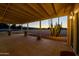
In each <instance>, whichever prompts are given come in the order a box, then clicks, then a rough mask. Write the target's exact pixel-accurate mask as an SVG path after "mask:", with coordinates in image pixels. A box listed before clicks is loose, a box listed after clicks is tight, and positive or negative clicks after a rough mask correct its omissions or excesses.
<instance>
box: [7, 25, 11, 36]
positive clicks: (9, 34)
mask: <svg viewBox="0 0 79 59" xmlns="http://www.w3.org/2000/svg"><path fill="white" fill-rule="evenodd" d="M8 36H11V29H10V24H9V28H8Z"/></svg>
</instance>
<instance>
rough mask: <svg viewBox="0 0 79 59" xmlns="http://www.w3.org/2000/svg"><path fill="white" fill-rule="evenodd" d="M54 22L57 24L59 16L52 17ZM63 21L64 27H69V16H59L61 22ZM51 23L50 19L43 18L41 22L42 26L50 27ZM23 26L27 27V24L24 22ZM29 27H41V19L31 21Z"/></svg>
mask: <svg viewBox="0 0 79 59" xmlns="http://www.w3.org/2000/svg"><path fill="white" fill-rule="evenodd" d="M52 22H53V25H54V26H55V25H56V23H57V22H58V18H52ZM61 22H62V27H63V28H67V16H62V17H59V24H61ZM49 23H50V19H46V20H43V21H42V23H41V25H42V28H48V27H49V25H50V24H49ZM23 26H24V27H27V24H23ZM29 27H36V28H39V21H36V22H32V23H29Z"/></svg>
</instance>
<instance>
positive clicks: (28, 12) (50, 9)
mask: <svg viewBox="0 0 79 59" xmlns="http://www.w3.org/2000/svg"><path fill="white" fill-rule="evenodd" d="M78 8H79V4H74V3H73V4H72V3H1V4H0V23H17V24H22V23H28V22H33V21H39V20H45V19H50V18H54V17H59V16H66V15H69V14H70V13H71V12H72V11H74V10H76V9H78Z"/></svg>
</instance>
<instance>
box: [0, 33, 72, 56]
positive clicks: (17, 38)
mask: <svg viewBox="0 0 79 59" xmlns="http://www.w3.org/2000/svg"><path fill="white" fill-rule="evenodd" d="M61 51H72V48H70V47H67V46H66V42H64V41H57V40H56V41H55V40H49V39H44V38H42V39H41V40H37V39H36V37H33V36H27V37H24V36H23V34H15V35H12V36H7V35H4V36H0V55H11V56H59V55H60V52H61ZM1 53H3V54H1Z"/></svg>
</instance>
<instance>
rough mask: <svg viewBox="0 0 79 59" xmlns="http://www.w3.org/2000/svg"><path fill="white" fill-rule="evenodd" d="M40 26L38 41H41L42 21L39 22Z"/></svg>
mask: <svg viewBox="0 0 79 59" xmlns="http://www.w3.org/2000/svg"><path fill="white" fill-rule="evenodd" d="M39 25H40V33H39V34H38V36H37V40H41V20H40V21H39Z"/></svg>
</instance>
